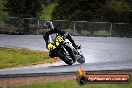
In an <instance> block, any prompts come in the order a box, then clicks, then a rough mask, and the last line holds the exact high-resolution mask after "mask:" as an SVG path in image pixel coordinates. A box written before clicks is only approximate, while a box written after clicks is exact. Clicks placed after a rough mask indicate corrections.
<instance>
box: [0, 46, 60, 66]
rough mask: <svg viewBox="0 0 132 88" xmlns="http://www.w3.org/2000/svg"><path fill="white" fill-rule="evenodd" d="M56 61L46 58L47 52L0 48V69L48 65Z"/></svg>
mask: <svg viewBox="0 0 132 88" xmlns="http://www.w3.org/2000/svg"><path fill="white" fill-rule="evenodd" d="M56 60H58V59H56ZM56 60H54V59H50V58H49V57H48V51H47V52H46V51H39V50H29V49H19V48H6V47H0V68H6V67H15V66H24V65H32V64H40V63H48V62H54V61H56Z"/></svg>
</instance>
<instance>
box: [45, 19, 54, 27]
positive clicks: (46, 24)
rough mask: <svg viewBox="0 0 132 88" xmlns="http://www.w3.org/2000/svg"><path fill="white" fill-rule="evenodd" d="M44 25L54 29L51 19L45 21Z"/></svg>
mask: <svg viewBox="0 0 132 88" xmlns="http://www.w3.org/2000/svg"><path fill="white" fill-rule="evenodd" d="M44 26H45V28H51V29H54V25H53V23H52V22H51V21H46V22H45V25H44Z"/></svg>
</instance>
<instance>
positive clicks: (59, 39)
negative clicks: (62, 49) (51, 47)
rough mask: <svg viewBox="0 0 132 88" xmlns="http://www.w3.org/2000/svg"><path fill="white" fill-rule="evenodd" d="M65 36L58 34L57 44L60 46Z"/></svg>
mask: <svg viewBox="0 0 132 88" xmlns="http://www.w3.org/2000/svg"><path fill="white" fill-rule="evenodd" d="M62 40H63V38H62V37H61V36H58V37H57V38H56V46H59V44H60V43H61V42H62Z"/></svg>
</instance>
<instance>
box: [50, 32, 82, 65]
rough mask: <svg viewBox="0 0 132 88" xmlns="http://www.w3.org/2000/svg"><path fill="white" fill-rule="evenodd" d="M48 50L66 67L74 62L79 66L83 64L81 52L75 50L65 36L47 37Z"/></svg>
mask: <svg viewBox="0 0 132 88" xmlns="http://www.w3.org/2000/svg"><path fill="white" fill-rule="evenodd" d="M48 50H50V51H54V52H56V53H55V54H56V55H57V56H58V57H59V58H60V59H61V60H63V61H64V62H65V63H66V64H68V65H72V64H73V63H75V62H76V61H77V62H78V63H80V64H82V63H84V62H85V58H84V56H83V55H82V54H81V52H80V51H78V50H77V49H75V48H74V47H73V46H72V43H71V42H70V41H69V40H68V39H66V37H65V36H61V35H57V34H54V37H53V36H52V34H51V35H49V44H48Z"/></svg>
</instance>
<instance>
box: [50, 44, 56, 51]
mask: <svg viewBox="0 0 132 88" xmlns="http://www.w3.org/2000/svg"><path fill="white" fill-rule="evenodd" d="M55 48H56V47H55V45H53V44H52V43H50V44H49V45H48V49H49V50H53V49H55Z"/></svg>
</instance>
